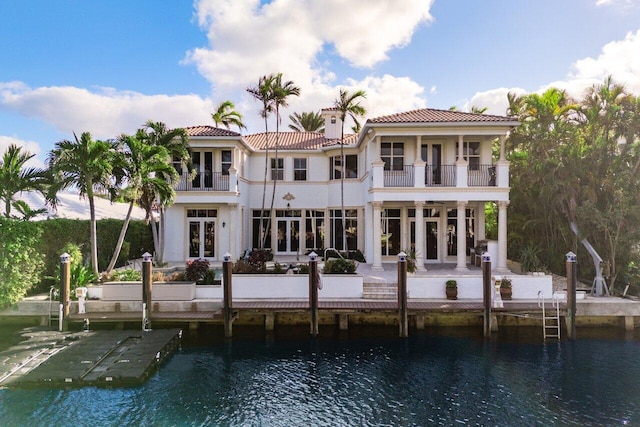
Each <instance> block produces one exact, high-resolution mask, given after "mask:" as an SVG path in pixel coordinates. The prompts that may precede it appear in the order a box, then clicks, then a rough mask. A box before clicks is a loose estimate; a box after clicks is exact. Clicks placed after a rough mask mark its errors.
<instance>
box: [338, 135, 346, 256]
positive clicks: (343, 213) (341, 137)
mask: <svg viewBox="0 0 640 427" xmlns="http://www.w3.org/2000/svg"><path fill="white" fill-rule="evenodd" d="M343 141H344V125H342V130H341V131H340V166H341V167H342V171H341V172H340V210H341V215H342V250H343V251H346V250H348V248H347V219H346V217H345V216H346V215H345V211H344V174H345V172H346V171H347V168H346V165H345V164H344V163H345V162H344V142H343Z"/></svg>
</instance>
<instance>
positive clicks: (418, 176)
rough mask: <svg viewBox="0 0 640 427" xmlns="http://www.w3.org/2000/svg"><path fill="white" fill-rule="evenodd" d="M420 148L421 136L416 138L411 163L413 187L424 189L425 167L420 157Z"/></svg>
mask: <svg viewBox="0 0 640 427" xmlns="http://www.w3.org/2000/svg"><path fill="white" fill-rule="evenodd" d="M421 147H422V135H418V136H416V153H415V160H414V161H413V186H414V187H420V188H424V186H425V179H424V178H425V171H424V168H425V165H426V163H425V162H424V160H422V157H421V156H420V148H421Z"/></svg>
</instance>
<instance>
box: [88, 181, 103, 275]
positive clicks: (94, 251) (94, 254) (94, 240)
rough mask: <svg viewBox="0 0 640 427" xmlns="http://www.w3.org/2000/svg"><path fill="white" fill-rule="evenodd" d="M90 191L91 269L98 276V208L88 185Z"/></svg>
mask: <svg viewBox="0 0 640 427" xmlns="http://www.w3.org/2000/svg"><path fill="white" fill-rule="evenodd" d="M88 188H89V189H90V190H89V191H88V192H87V197H88V198H89V214H90V218H91V219H90V227H91V230H90V236H91V267H92V268H93V272H94V273H95V274H96V276H98V275H99V274H100V272H99V271H98V232H97V226H96V206H95V203H94V200H93V191H92V190H91V188H92V187H91V186H90V185H88Z"/></svg>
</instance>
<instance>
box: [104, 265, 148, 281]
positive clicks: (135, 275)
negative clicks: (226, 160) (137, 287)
mask: <svg viewBox="0 0 640 427" xmlns="http://www.w3.org/2000/svg"><path fill="white" fill-rule="evenodd" d="M111 280H112V281H114V282H139V281H141V280H142V272H141V271H140V270H134V269H133V268H125V269H122V270H115V271H113V273H111Z"/></svg>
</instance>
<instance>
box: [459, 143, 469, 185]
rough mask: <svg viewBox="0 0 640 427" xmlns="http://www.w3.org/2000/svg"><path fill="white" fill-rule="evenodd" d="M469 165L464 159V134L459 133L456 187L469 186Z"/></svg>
mask: <svg viewBox="0 0 640 427" xmlns="http://www.w3.org/2000/svg"><path fill="white" fill-rule="evenodd" d="M468 174H469V166H468V164H467V161H466V160H465V159H464V136H463V135H458V160H456V187H467V186H468V182H467V176H468Z"/></svg>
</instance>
